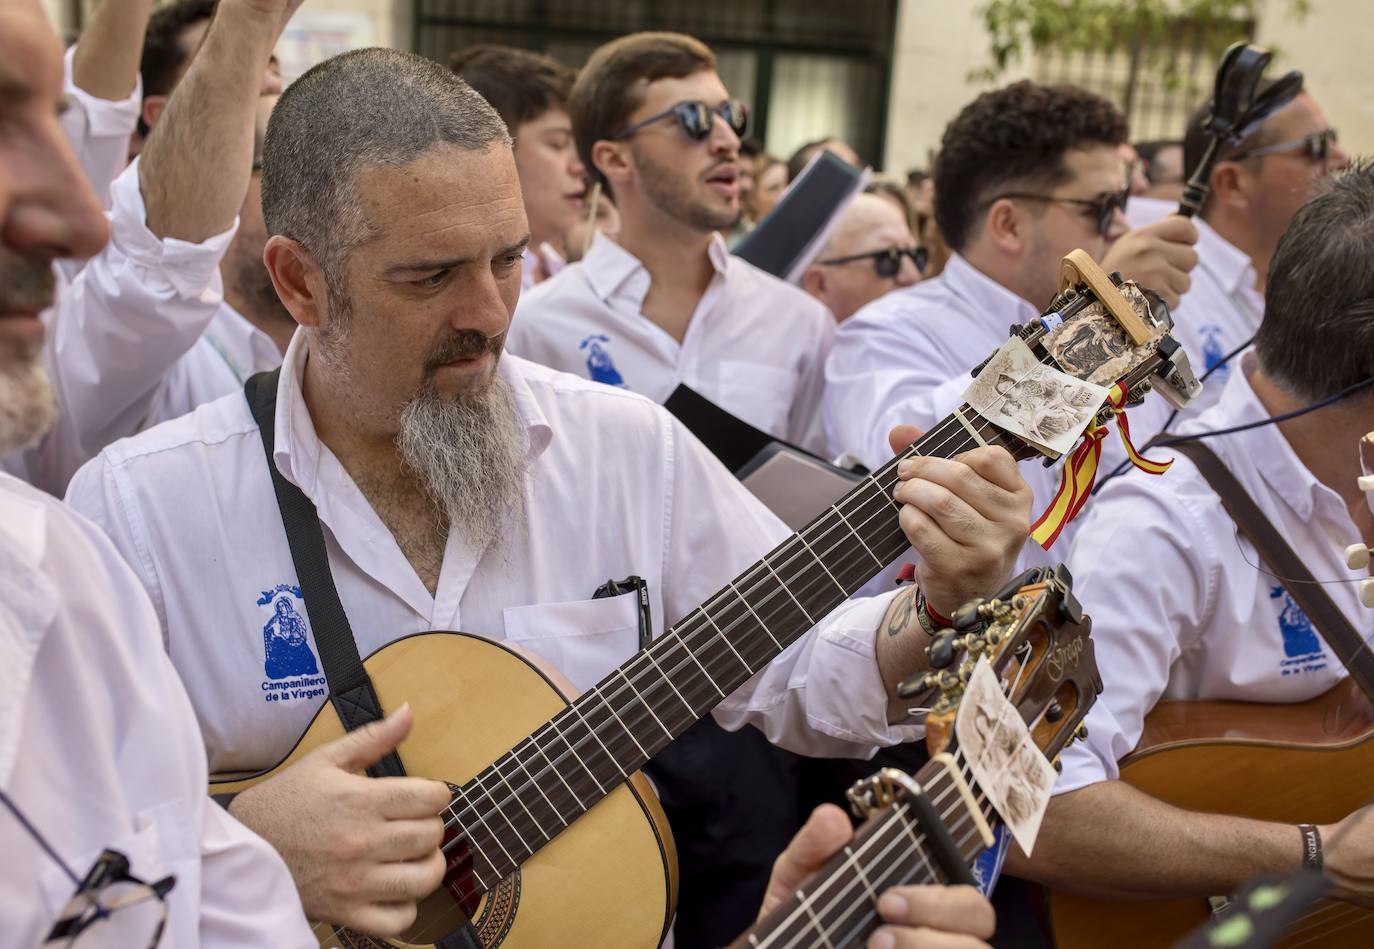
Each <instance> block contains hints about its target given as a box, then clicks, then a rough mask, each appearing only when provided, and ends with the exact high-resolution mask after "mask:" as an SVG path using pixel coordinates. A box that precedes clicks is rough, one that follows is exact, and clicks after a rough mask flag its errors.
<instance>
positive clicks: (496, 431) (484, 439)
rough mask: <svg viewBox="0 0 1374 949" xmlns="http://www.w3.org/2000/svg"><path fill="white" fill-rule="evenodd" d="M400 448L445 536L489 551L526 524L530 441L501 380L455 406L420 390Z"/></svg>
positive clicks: (408, 408)
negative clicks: (444, 523)
mask: <svg viewBox="0 0 1374 949" xmlns="http://www.w3.org/2000/svg"><path fill="white" fill-rule="evenodd" d="M396 447H397V449H398V450H399V451H400V453H401V460H402V462H403V463H404V464H405V465H406V467H408V468H409V469H410V470H411V471H412V472H413V473H414V474H415V475H416V477H418V478H419V480H420V483H421V484H422V485H423V486H424V488H425V489H426V491H428V493H429V496H430V497H431V498H432V499H433V500H434V503H435V504H436V505H437V506H438V507H439V509H440V511H441V512H442V513H443V514H444V515H446V516H447V518H448V529H449V530H450V531H457V532H458V534H459V536H461V537H462V538H463V539H464V540H466V541H467V542H468V544H470V545H471V546H472V547H473V548H474V549H477V550H485V549H486V548H487V547H488V546H489V545H490V544H491V543H492V542H493V541H495V540H497V539H499V538H501V537H502V535H503V533H504V532H505V529H506V528H507V525H508V523H511V524H514V523H518V522H519V520H520V518H521V517H522V516H523V514H524V509H523V503H524V491H523V490H522V489H523V487H524V478H525V438H524V433H523V432H522V430H521V428H520V423H519V420H518V418H517V417H516V414H515V406H514V404H513V403H512V401H511V393H510V387H509V386H507V385H506V381H505V380H504V379H502V378H501V377H500V376H499V375H498V376H495V377H494V378H493V379H492V382H491V385H490V386H488V387H487V388H486V389H485V390H484V391H482V392H480V393H477V394H472V395H463V396H461V397H458V398H454V399H446V398H444V397H443V396H441V395H440V394H439V393H438V392H437V391H435V390H434V389H433V388H431V387H429V386H425V387H424V388H422V389H421V390H420V394H419V395H418V396H416V397H415V399H414V400H412V401H411V402H409V403H407V404H406V405H405V407H404V408H403V409H402V410H401V418H400V431H399V432H398V433H397V435H396ZM501 546H502V547H504V544H502V545H501Z"/></svg>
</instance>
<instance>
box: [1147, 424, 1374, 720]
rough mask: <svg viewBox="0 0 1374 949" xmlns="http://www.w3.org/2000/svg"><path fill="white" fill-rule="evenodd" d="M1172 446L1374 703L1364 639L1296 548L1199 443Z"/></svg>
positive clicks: (1161, 436) (1162, 435)
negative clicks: (1203, 481) (1218, 500)
mask: <svg viewBox="0 0 1374 949" xmlns="http://www.w3.org/2000/svg"><path fill="white" fill-rule="evenodd" d="M1172 437H1174V436H1172V435H1170V434H1169V433H1168V432H1160V433H1159V434H1158V435H1156V436H1155V438H1154V439H1152V440H1151V441H1156V440H1162V439H1167V438H1172ZM1169 447H1170V448H1173V449H1175V450H1177V451H1179V452H1181V453H1182V454H1184V455H1186V456H1188V458H1189V459H1190V460H1191V461H1192V462H1193V464H1195V465H1197V470H1198V471H1199V472H1200V473H1201V474H1202V476H1203V477H1204V478H1206V479H1207V483H1208V484H1209V485H1211V486H1212V490H1213V491H1215V492H1216V493H1217V496H1218V497H1220V498H1221V503H1222V505H1223V506H1224V507H1225V508H1226V513H1228V514H1230V515H1231V520H1233V521H1235V522H1236V527H1238V528H1239V529H1240V532H1241V533H1242V534H1244V535H1245V536H1246V537H1247V538H1249V540H1250V543H1252V544H1254V546H1255V550H1256V552H1258V553H1259V555H1260V557H1261V558H1262V559H1263V560H1264V562H1265V563H1267V564H1268V565H1269V567H1270V569H1272V570H1273V571H1274V574H1275V575H1276V576H1277V577H1278V578H1279V579H1281V580H1282V582H1283V585H1284V589H1285V590H1287V591H1288V595H1289V596H1291V597H1292V598H1293V600H1294V602H1296V603H1297V604H1298V607H1299V608H1300V609H1301V610H1302V611H1303V612H1304V613H1305V614H1307V618H1308V619H1310V620H1311V621H1312V625H1313V626H1315V627H1316V629H1317V632H1318V633H1320V634H1321V637H1322V639H1324V640H1325V641H1326V644H1327V645H1328V646H1330V647H1331V651H1332V652H1334V653H1335V654H1336V658H1338V659H1340V661H1341V663H1342V664H1343V665H1344V666H1345V668H1346V671H1347V672H1349V674H1350V676H1351V678H1353V679H1354V680H1355V683H1356V684H1357V685H1358V686H1359V687H1360V691H1362V692H1363V693H1364V694H1365V695H1366V696H1367V697H1368V698H1369V699H1370V700H1371V701H1374V676H1371V675H1370V674H1369V668H1368V663H1367V661H1366V660H1367V655H1368V654H1367V652H1366V647H1365V641H1364V637H1363V636H1361V635H1360V634H1359V632H1358V631H1357V630H1356V629H1355V627H1354V626H1353V625H1351V622H1350V620H1348V619H1346V617H1345V614H1344V613H1342V612H1341V609H1340V607H1338V606H1337V605H1336V603H1335V601H1334V600H1332V599H1331V596H1330V595H1329V594H1328V593H1327V592H1326V591H1325V590H1324V589H1322V586H1321V584H1320V583H1318V582H1317V580H1316V579H1315V578H1314V577H1313V576H1312V572H1311V571H1310V570H1308V569H1307V566H1306V565H1305V564H1304V563H1303V562H1302V560H1301V559H1300V558H1299V557H1298V555H1297V554H1296V553H1294V552H1293V548H1292V547H1291V546H1289V544H1288V541H1286V540H1284V539H1283V536H1282V535H1281V534H1280V533H1279V532H1278V529H1277V528H1275V527H1274V525H1273V523H1272V522H1271V521H1270V520H1269V518H1267V517H1265V515H1264V512H1263V511H1261V510H1260V508H1259V505H1257V504H1256V503H1255V501H1254V499H1253V498H1252V497H1250V495H1249V493H1248V492H1247V491H1246V490H1245V488H1244V487H1242V485H1241V483H1240V482H1239V481H1238V480H1237V479H1236V476H1235V475H1233V474H1232V473H1231V471H1230V469H1228V468H1227V467H1226V465H1224V464H1223V463H1222V461H1221V459H1220V458H1218V457H1217V456H1216V453H1215V452H1213V451H1212V450H1211V449H1210V448H1208V447H1207V446H1206V445H1203V444H1202V443H1200V442H1197V441H1186V442H1178V443H1177V444H1173V445H1170V446H1169Z"/></svg>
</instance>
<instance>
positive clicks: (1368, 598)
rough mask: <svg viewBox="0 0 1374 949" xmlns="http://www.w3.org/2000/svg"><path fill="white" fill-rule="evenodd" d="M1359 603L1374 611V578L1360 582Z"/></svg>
mask: <svg viewBox="0 0 1374 949" xmlns="http://www.w3.org/2000/svg"><path fill="white" fill-rule="evenodd" d="M1360 602H1361V603H1363V604H1364V605H1365V606H1367V607H1369V608H1370V609H1371V610H1374V577H1370V578H1369V579H1368V580H1361V581H1360Z"/></svg>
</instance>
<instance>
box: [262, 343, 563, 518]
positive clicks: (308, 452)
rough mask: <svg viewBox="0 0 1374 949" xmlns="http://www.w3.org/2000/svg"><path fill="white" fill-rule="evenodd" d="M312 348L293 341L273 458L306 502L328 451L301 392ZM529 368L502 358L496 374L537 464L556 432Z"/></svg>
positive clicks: (281, 382) (528, 456)
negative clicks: (507, 392) (532, 384)
mask: <svg viewBox="0 0 1374 949" xmlns="http://www.w3.org/2000/svg"><path fill="white" fill-rule="evenodd" d="M308 349H309V344H308V343H307V342H306V336H305V334H304V333H301V332H297V333H296V335H295V336H293V337H291V345H289V346H288V347H287V348H286V357H285V358H284V359H283V361H282V367H281V378H280V379H278V381H277V410H276V416H275V422H274V424H275V428H276V433H275V438H274V440H273V450H272V457H273V458H274V459H275V460H276V462H277V469H278V470H279V471H280V472H281V473H282V475H283V476H284V477H285V478H286V480H288V481H290V482H291V483H293V484H295V485H296V486H297V487H299V488H300V489H301V490H302V491H303V492H305V494H306V496H307V497H310V498H312V499H313V498H314V497H315V491H316V479H317V477H318V475H319V464H320V453H321V452H322V451H324V450H327V449H326V448H325V446H324V445H323V444H322V443H321V442H320V439H319V435H318V434H317V433H316V431H315V422H314V420H313V419H311V417H310V410H309V409H308V408H307V407H306V404H305V395H304V392H303V390H302V386H303V384H304V379H305V375H304V373H305V362H306V359H307V358H308V355H309V353H308ZM525 366H526V363H525V362H524V361H523V360H521V359H519V358H517V357H515V356H511V355H510V354H506V355H503V356H502V357H501V361H500V363H499V364H498V365H497V370H496V371H497V372H498V373H499V374H500V375H501V378H503V379H504V380H505V381H506V384H507V385H508V386H509V387H510V391H511V402H512V404H513V405H514V407H515V415H516V418H517V419H518V422H519V425H520V430H521V432H522V433H523V434H524V438H525V460H526V462H527V463H533V462H534V460H535V459H536V458H537V457H539V455H541V454H543V452H544V449H546V448H548V447H549V442H550V441H552V440H553V427H552V426H551V425H549V421H548V418H547V417H546V416H545V415H544V410H543V409H542V408H541V407H540V405H539V402H538V400H537V399H535V397H534V393H533V392H532V391H531V389H530V386H529V382H528V381H527V380H526V379H525V372H526V369H525Z"/></svg>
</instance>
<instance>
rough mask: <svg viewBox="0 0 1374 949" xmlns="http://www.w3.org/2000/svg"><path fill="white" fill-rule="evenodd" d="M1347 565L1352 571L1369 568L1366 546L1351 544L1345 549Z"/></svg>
mask: <svg viewBox="0 0 1374 949" xmlns="http://www.w3.org/2000/svg"><path fill="white" fill-rule="evenodd" d="M1345 565H1346V566H1347V567H1349V568H1350V569H1351V570H1363V569H1364V568H1365V567H1368V566H1369V548H1368V547H1366V546H1365V545H1364V544H1351V545H1350V546H1349V547H1347V548H1345ZM1365 605H1366V606H1367V605H1369V604H1365Z"/></svg>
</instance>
